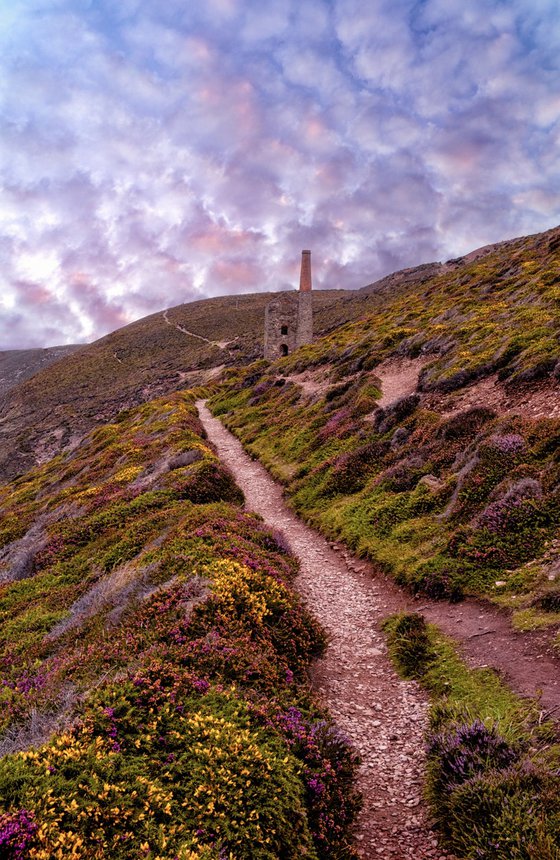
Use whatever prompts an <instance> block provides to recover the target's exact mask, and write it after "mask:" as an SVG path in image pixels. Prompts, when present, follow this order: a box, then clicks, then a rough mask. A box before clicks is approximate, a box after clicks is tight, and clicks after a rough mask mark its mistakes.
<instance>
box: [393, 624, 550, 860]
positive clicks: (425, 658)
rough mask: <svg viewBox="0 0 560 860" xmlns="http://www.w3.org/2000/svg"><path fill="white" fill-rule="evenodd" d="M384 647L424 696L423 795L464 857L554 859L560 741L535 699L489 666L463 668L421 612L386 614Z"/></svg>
mask: <svg viewBox="0 0 560 860" xmlns="http://www.w3.org/2000/svg"><path fill="white" fill-rule="evenodd" d="M385 629H386V632H387V636H388V644H389V651H390V654H391V656H392V658H393V660H394V661H395V663H396V665H397V668H398V669H399V671H400V672H401V674H402V675H403V676H404V677H405V678H415V679H416V680H418V681H419V682H420V684H422V686H423V687H424V688H425V689H427V691H428V692H429V694H430V698H431V708H430V730H429V735H428V744H427V746H428V773H427V795H428V799H429V801H430V805H431V807H432V812H433V815H434V818H435V820H436V821H437V823H438V825H439V827H440V829H441V830H442V831H443V833H444V835H445V837H446V841H447V843H448V844H449V847H450V848H451V849H452V851H453V853H454V854H455V855H456V856H457V857H461V858H467V859H468V860H471V858H472V860H557V858H558V856H559V854H560V809H559V804H560V795H559V789H560V775H559V771H558V764H559V761H560V747H559V746H558V744H557V742H555V731H554V726H553V725H552V724H551V723H550V722H549V721H547V720H546V718H544V719H543V713H542V711H541V710H540V709H539V706H538V704H537V703H536V702H533V701H530V700H527V699H519V698H518V697H517V696H515V695H514V694H513V693H512V692H511V691H510V690H509V689H508V688H507V687H506V685H505V684H504V683H503V682H502V680H501V679H500V678H499V677H498V676H497V675H496V674H495V673H494V672H493V671H492V670H491V669H488V668H480V669H469V668H467V667H466V666H465V664H464V662H463V661H462V660H461V659H460V658H459V656H458V655H457V652H456V650H455V648H454V647H453V645H452V644H451V643H450V642H449V641H448V640H447V639H446V638H445V637H443V636H442V635H441V634H440V633H439V632H438V631H437V629H436V628H434V627H432V626H428V625H426V624H425V623H424V620H423V618H422V616H419V615H415V614H413V615H399V616H393V617H392V618H389V619H387V620H386V622H385Z"/></svg>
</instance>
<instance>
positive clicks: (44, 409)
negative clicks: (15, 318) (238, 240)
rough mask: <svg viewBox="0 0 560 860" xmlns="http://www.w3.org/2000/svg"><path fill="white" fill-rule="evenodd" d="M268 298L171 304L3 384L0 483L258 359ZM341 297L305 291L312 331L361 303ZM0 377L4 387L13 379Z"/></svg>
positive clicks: (340, 292) (347, 295)
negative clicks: (123, 416) (126, 417)
mask: <svg viewBox="0 0 560 860" xmlns="http://www.w3.org/2000/svg"><path fill="white" fill-rule="evenodd" d="M354 295H355V294H354ZM271 297H272V294H271V293H255V294H250V295H241V296H224V297H220V298H215V299H204V300H201V301H198V302H192V303H190V304H184V305H179V306H177V307H175V308H171V309H169V310H167V311H163V312H158V313H155V314H152V315H151V316H148V317H145V318H144V319H141V320H139V321H137V322H134V323H131V324H130V325H128V326H125V327H124V328H121V329H118V330H117V331H115V332H112V333H111V334H109V335H107V336H105V337H103V338H101V339H100V340H97V341H95V342H94V343H92V344H89V345H87V346H82V347H78V348H73V350H72V352H71V354H68V355H66V356H65V358H64V359H63V360H61V361H57V362H56V363H53V364H50V365H49V366H46V367H44V368H43V369H42V370H40V371H39V372H36V373H35V375H33V376H31V374H30V373H29V374H27V376H28V377H30V378H26V379H25V381H23V382H21V383H20V384H16V385H14V386H13V387H10V386H9V384H8V385H7V386H6V387H5V388H4V389H3V390H2V391H1V392H0V480H2V479H6V478H9V477H13V476H14V475H17V474H19V473H20V472H22V471H25V470H26V469H28V468H30V467H31V466H32V465H34V464H35V463H36V462H43V461H44V460H46V459H49V458H50V457H51V456H53V455H54V454H55V453H57V452H58V451H59V450H61V449H62V448H64V447H66V446H68V445H70V446H72V445H73V444H75V443H76V442H77V441H78V440H79V439H80V438H81V437H82V436H83V434H84V433H85V432H87V431H88V430H89V429H91V427H92V426H94V425H96V424H100V423H105V422H107V421H110V420H112V418H113V417H114V416H115V415H116V414H117V413H118V412H120V411H121V410H122V409H126V408H130V407H133V406H136V405H138V404H140V403H143V402H145V401H147V400H150V399H152V398H154V397H157V396H159V395H163V394H166V393H167V392H169V391H176V390H177V389H178V388H186V387H188V386H192V385H196V384H200V383H203V382H205V381H206V380H207V379H208V378H211V376H212V375H213V374H214V373H215V372H216V369H217V368H219V367H222V366H224V365H225V366H228V365H232V364H245V363H247V362H250V361H252V360H253V359H255V358H258V357H260V355H262V349H263V332H264V309H265V305H266V304H267V302H269V301H270V299H271ZM351 298H352V294H350V293H348V292H346V291H344V290H335V291H323V292H321V291H316V292H314V294H313V302H314V309H315V313H316V327H317V329H318V330H322V329H328V328H331V327H332V326H336V325H338V324H340V321H341V320H347V319H354V318H355V317H356V316H358V315H359V314H360V313H361V310H362V305H363V304H364V299H362V300H361V301H359V302H358V303H357V304H356V303H353V302H351V301H349V299H351ZM368 302H369V299H367V297H366V299H365V304H366V305H367V304H368ZM63 349H65V348H63ZM27 352H28V351H15V355H16V358H14V359H13V360H12V363H11V365H10V367H11V368H13V367H17V369H19V365H17V356H18V355H25V354H26V353H27ZM33 352H35V351H33ZM37 352H38V353H41V354H42V353H48V352H49V350H37ZM8 355H10V354H8ZM53 361H54V359H53ZM14 362H15V364H14ZM1 367H2V365H0V368H1ZM36 369H37V370H38V368H36ZM16 372H17V370H16ZM3 375H4V376H5V378H6V380H9V379H13V377H14V375H15V372H14V371H13V370H11V371H10V374H9V373H8V371H6V372H5V373H4V374H3Z"/></svg>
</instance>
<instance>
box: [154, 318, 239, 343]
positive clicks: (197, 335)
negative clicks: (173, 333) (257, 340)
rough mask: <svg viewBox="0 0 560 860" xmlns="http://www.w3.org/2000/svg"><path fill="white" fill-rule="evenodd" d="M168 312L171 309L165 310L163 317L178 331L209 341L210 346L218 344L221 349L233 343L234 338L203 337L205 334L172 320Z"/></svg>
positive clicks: (205, 341)
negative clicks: (214, 338) (196, 332)
mask: <svg viewBox="0 0 560 860" xmlns="http://www.w3.org/2000/svg"><path fill="white" fill-rule="evenodd" d="M168 314H169V310H167V311H164V312H163V314H162V316H163V319H164V320H165V322H166V323H167V325H170V326H172V327H173V328H176V329H177V331H180V332H182V333H183V334H187V335H189V337H196V339H197V340H203V341H204V343H209V344H210V346H218V347H219V348H220V349H225V348H226V346H229V344H230V343H233V341H232V340H208V338H207V337H203V335H201V334H195V333H194V331H189V329H188V328H185V327H184V326H182V325H179V323H173V322H171V320H170V319H169V316H168ZM235 340H237V338H235Z"/></svg>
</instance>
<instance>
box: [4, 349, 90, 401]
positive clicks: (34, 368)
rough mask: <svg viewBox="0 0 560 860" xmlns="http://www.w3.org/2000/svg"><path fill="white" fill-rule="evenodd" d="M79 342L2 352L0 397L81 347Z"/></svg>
mask: <svg viewBox="0 0 560 860" xmlns="http://www.w3.org/2000/svg"><path fill="white" fill-rule="evenodd" d="M79 348H80V346H79V345H78V344H73V345H69V346H51V347H47V349H9V350H4V351H3V352H0V399H1V398H2V397H3V395H4V394H6V392H7V391H9V390H10V388H13V387H14V386H15V385H19V384H20V383H22V382H25V380H26V379H29V378H30V377H31V376H33V375H34V374H35V373H38V372H39V371H40V370H43V369H44V368H45V367H48V366H49V364H54V362H55V361H59V359H61V358H65V356H67V355H70V354H71V353H72V352H75V351H76V350H77V349H79Z"/></svg>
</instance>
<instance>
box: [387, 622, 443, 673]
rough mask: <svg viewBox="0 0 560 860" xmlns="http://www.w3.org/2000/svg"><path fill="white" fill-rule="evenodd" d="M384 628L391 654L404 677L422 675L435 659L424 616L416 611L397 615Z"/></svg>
mask: <svg viewBox="0 0 560 860" xmlns="http://www.w3.org/2000/svg"><path fill="white" fill-rule="evenodd" d="M384 629H385V630H386V631H387V633H388V643H389V650H390V651H391V656H392V657H393V659H394V660H395V661H396V663H397V666H398V667H399V669H400V671H401V672H402V674H403V675H404V677H405V678H420V677H422V676H423V675H424V674H425V672H426V669H427V668H428V666H429V665H430V663H431V662H432V660H433V659H434V652H433V648H432V646H431V644H430V637H429V635H428V630H427V627H426V621H425V619H424V616H423V615H418V614H417V613H415V612H411V613H408V614H402V615H397V616H394V617H392V618H391V619H389V620H388V621H387V622H386V624H385V627H384Z"/></svg>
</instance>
